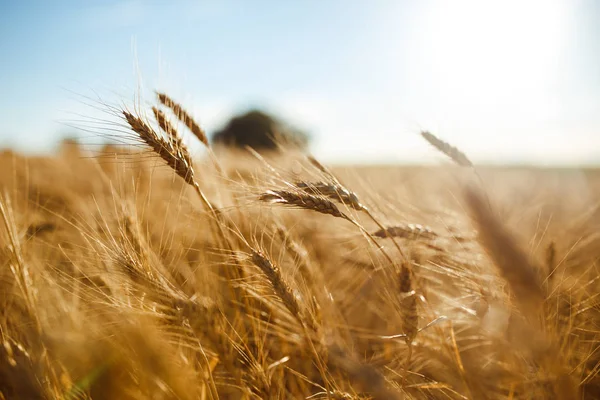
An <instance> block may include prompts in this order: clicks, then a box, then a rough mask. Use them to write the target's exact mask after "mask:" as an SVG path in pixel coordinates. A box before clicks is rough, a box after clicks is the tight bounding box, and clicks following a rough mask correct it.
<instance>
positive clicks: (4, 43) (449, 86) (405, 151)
mask: <svg viewBox="0 0 600 400" xmlns="http://www.w3.org/2000/svg"><path fill="white" fill-rule="evenodd" d="M0 5H1V6H0V38H1V39H0V54H1V55H2V56H1V57H0V70H1V71H2V74H0V89H1V90H2V92H3V96H1V97H0V107H1V109H2V110H3V118H1V119H0V145H2V146H15V147H17V148H18V149H21V150H33V151H43V150H46V149H50V148H51V147H52V145H53V144H55V143H56V142H57V141H58V140H59V137H60V134H61V133H64V132H66V131H68V130H67V129H65V128H64V127H63V126H61V125H60V123H59V122H58V121H63V120H65V119H72V118H74V117H73V115H74V114H82V115H85V116H89V117H92V118H94V117H99V118H107V116H106V115H103V114H100V113H99V112H98V111H97V110H96V109H94V108H93V107H90V106H88V105H86V104H84V103H85V101H84V100H83V99H82V97H80V96H79V95H83V96H88V95H92V94H94V93H98V94H99V95H100V96H101V98H102V99H103V100H105V101H107V102H109V103H113V104H118V103H119V102H122V101H125V102H127V101H130V100H133V99H134V96H135V95H136V94H138V93H140V91H141V94H142V96H143V97H144V98H145V99H147V100H151V99H152V96H151V94H152V90H154V89H159V90H166V91H167V92H169V93H170V94H171V95H172V96H173V97H174V98H176V99H178V100H180V101H181V102H182V103H183V104H185V105H186V106H187V107H188V108H189V109H190V110H191V111H192V112H193V114H194V115H195V116H196V117H198V119H199V120H200V121H201V122H202V124H203V125H204V126H205V127H206V128H207V129H208V130H209V131H213V130H215V129H217V128H218V127H219V126H221V125H222V124H223V123H224V122H225V121H226V120H227V118H228V117H229V116H230V115H231V113H233V112H236V111H241V110H244V109H245V108H247V107H250V106H262V107H265V108H266V109H268V110H271V111H273V112H276V113H277V114H279V115H281V116H282V117H283V118H284V119H286V120H288V121H290V122H291V123H293V124H295V125H298V126H299V127H302V128H305V129H307V130H308V131H310V132H311V134H312V135H313V137H314V139H315V140H314V147H313V150H314V152H315V153H316V155H317V156H319V157H321V158H323V159H325V160H328V161H332V162H333V161H342V162H347V161H352V160H355V161H361V162H394V161H416V162H420V161H422V162H429V161H432V160H437V159H438V158H439V156H438V155H437V154H436V153H435V152H433V151H432V150H431V149H430V148H429V147H428V146H427V145H426V144H425V143H423V141H422V139H420V137H419V135H418V132H419V130H420V129H430V130H431V131H432V132H434V133H436V134H438V135H439V136H440V137H442V138H444V139H446V140H447V141H449V142H451V143H453V144H455V145H457V146H458V147H460V148H461V149H463V150H464V151H465V152H467V153H468V154H469V155H470V156H471V158H473V159H474V160H476V161H481V162H494V163H502V162H508V163H510V162H517V163H522V162H530V163H535V164H543V165H549V164H582V163H583V164H591V163H596V162H597V161H598V160H600V3H598V2H596V1H594V0H587V1H585V0H563V1H552V0H539V1H538V0H530V1H527V0H524V1H517V0H505V1H492V0H490V1H476V0H456V1H452V2H450V1H444V0H424V1H402V0H389V1H385V0H373V1H351V0H345V1H335V0H327V1H316V0H307V1H301V2H291V1H290V2H287V1H264V0H263V1H261V0H257V1H252V2H250V1H242V0H238V1H211V2H209V1H197V2H191V1H162V2H159V1H141V0H117V1H110V0H106V1H91V0H88V1H85V0H79V1H73V0H69V1H67V0H57V1H52V2H50V1H26V0H23V1H18V2H13V1H5V0H0ZM138 85H141V86H138ZM86 140H89V141H90V142H97V140H95V139H93V138H89V134H87V135H86V138H85V139H84V142H85V141H86Z"/></svg>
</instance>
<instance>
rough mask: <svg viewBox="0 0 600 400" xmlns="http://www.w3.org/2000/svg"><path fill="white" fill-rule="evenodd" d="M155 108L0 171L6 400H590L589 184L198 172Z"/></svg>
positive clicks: (0, 380) (393, 170)
mask: <svg viewBox="0 0 600 400" xmlns="http://www.w3.org/2000/svg"><path fill="white" fill-rule="evenodd" d="M160 101H161V103H162V106H163V108H162V110H163V111H160V110H158V109H156V110H157V111H160V112H157V111H155V116H156V121H155V120H154V117H152V114H151V113H150V114H149V115H148V116H147V118H143V115H140V114H137V113H131V114H130V113H129V112H127V111H125V112H124V113H123V114H122V121H121V124H120V128H119V129H122V130H123V131H128V132H129V137H130V138H131V139H132V140H133V141H134V142H135V143H136V144H137V145H138V146H135V147H114V146H106V147H105V148H103V149H102V150H101V151H95V152H93V153H88V152H87V151H86V150H85V149H82V148H79V147H78V146H76V145H74V144H65V145H64V146H63V147H62V148H61V149H60V151H59V152H58V153H57V154H56V155H55V156H51V157H32V156H29V157H27V156H22V155H19V154H15V153H12V152H10V151H6V152H4V153H2V154H1V155H0V167H1V169H0V171H1V174H0V188H1V190H2V192H1V201H0V215H1V217H2V228H1V229H0V232H1V234H0V240H1V242H0V249H1V250H0V261H1V263H2V267H1V269H0V285H1V290H0V301H1V304H0V310H1V311H0V313H1V317H0V336H1V340H2V344H3V346H2V347H0V398H1V399H541V398H544V399H580V398H588V399H593V398H598V397H599V396H600V380H599V378H598V371H599V368H600V352H599V351H598V348H599V345H600V326H599V325H600V308H599V299H598V295H599V294H600V282H599V281H598V264H597V263H598V259H599V257H600V230H599V229H598V228H599V227H600V211H599V204H600V203H599V199H600V197H599V196H598V194H599V193H600V175H599V174H598V173H597V172H596V171H593V170H587V171H583V170H536V169H528V168H511V169H509V168H504V169H503V168H489V167H487V168H486V167H477V166H474V167H473V166H471V165H470V161H469V159H468V155H464V154H462V153H461V152H460V151H459V150H457V149H454V148H452V147H451V146H449V145H447V144H445V143H444V142H441V141H440V140H439V139H437V138H436V137H435V136H433V135H430V134H429V135H428V134H424V136H425V139H427V140H429V141H430V142H431V143H432V144H433V145H434V146H436V147H438V149H439V150H440V151H441V153H440V156H441V157H444V156H445V155H444V154H443V153H446V155H448V156H450V158H448V159H447V160H445V159H441V161H440V165H439V166H435V167H410V166H381V167H374V166H373V167H360V166H348V167H341V166H338V167H335V166H333V167H329V166H324V165H322V164H321V163H319V162H318V161H317V160H315V159H313V158H311V157H309V156H307V155H304V154H301V153H299V152H297V151H289V152H283V153H282V154H280V155H277V156H275V155H265V156H264V158H263V157H262V156H259V155H258V154H253V153H252V152H250V151H249V152H242V151H240V152H239V153H233V154H232V153H227V152H224V151H213V150H211V149H210V148H209V149H208V150H207V151H206V152H205V153H204V155H203V156H202V157H192V156H191V155H190V154H189V152H188V150H187V147H186V144H189V143H191V142H192V141H197V140H198V139H200V141H202V139H203V136H202V135H204V133H203V131H202V130H201V129H200V127H198V125H196V124H195V123H194V122H193V121H192V120H191V119H189V118H188V116H187V114H185V112H184V111H183V109H181V107H180V106H179V105H178V104H177V103H175V102H173V101H171V100H170V99H169V98H168V97H166V96H165V97H164V98H160ZM169 117H170V118H171V120H172V121H174V120H176V118H175V117H179V119H180V120H181V122H180V123H179V124H178V126H177V129H178V131H177V132H176V131H175V129H174V128H173V127H172V126H171V123H169V122H168V120H167V119H166V118H169ZM152 121H154V122H152ZM186 127H189V128H190V129H189V130H187V131H184V128H185V129H187V128H186ZM182 138H183V141H182ZM204 142H205V145H206V146H207V147H210V145H209V143H208V141H207V140H206V138H205V137H204ZM140 146H141V147H142V149H140ZM144 146H145V147H144ZM432 151H435V149H434V148H432ZM452 160H453V161H454V163H453V161H452ZM456 164H459V165H456Z"/></svg>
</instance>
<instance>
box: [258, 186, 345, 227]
mask: <svg viewBox="0 0 600 400" xmlns="http://www.w3.org/2000/svg"><path fill="white" fill-rule="evenodd" d="M259 199H260V200H261V201H264V202H267V203H279V204H284V205H288V206H292V207H299V208H303V209H305V210H313V211H316V212H318V213H321V214H329V215H333V216H334V217H338V218H343V219H345V220H348V221H351V222H352V220H351V219H350V217H348V216H347V215H346V214H344V213H343V212H341V211H340V209H339V208H338V207H337V206H336V205H335V204H334V203H333V202H332V201H331V200H329V199H326V198H324V197H320V196H315V195H312V194H308V193H302V192H292V191H289V190H267V191H266V192H264V193H263V194H261V195H260V197H259Z"/></svg>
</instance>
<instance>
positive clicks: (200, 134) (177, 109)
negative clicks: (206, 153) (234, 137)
mask: <svg viewBox="0 0 600 400" xmlns="http://www.w3.org/2000/svg"><path fill="white" fill-rule="evenodd" d="M156 95H157V96H158V100H159V101H160V102H161V103H162V104H163V105H164V106H165V107H168V108H170V109H171V110H172V111H173V114H175V116H176V117H177V118H178V119H179V120H180V121H181V122H183V124H184V125H185V126H187V127H188V129H189V130H190V131H191V132H192V133H193V134H194V136H196V137H197V138H198V140H200V141H201V142H202V143H203V144H204V145H205V146H206V147H210V145H209V143H208V138H207V137H206V133H205V132H204V130H203V129H202V128H201V127H200V125H198V124H197V123H196V121H194V119H193V118H192V117H191V116H190V114H188V113H187V112H186V111H185V110H184V109H183V107H181V105H180V104H179V103H177V102H176V101H175V100H173V99H172V98H170V97H169V96H168V95H167V94H166V93H159V92H157V93H156Z"/></svg>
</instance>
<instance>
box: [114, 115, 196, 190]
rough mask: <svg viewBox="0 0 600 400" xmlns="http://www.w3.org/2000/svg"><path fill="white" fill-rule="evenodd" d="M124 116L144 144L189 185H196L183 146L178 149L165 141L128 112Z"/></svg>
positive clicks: (189, 158) (189, 160) (192, 170)
mask: <svg viewBox="0 0 600 400" xmlns="http://www.w3.org/2000/svg"><path fill="white" fill-rule="evenodd" d="M123 115H124V116H125V120H126V121H127V123H128V124H129V126H130V127H131V130H132V131H134V132H135V133H137V135H138V136H139V138H140V139H141V140H142V141H143V142H144V143H146V144H147V145H148V146H150V148H152V150H154V152H155V153H156V154H158V155H159V156H160V158H162V159H163V160H164V161H165V162H166V163H167V165H168V166H169V167H171V168H172V169H173V171H175V172H176V173H177V175H179V176H180V177H182V178H183V179H184V180H185V181H186V182H187V183H188V184H190V185H194V169H193V168H192V163H191V157H190V156H189V153H188V152H187V150H186V151H182V150H183V149H184V147H183V146H180V148H179V149H176V148H175V147H174V143H173V141H171V140H169V141H167V140H165V139H164V138H163V137H162V136H160V135H159V134H158V133H156V132H155V131H154V129H152V128H151V127H150V126H149V125H148V124H146V123H145V122H144V121H142V119H141V118H138V117H136V116H135V115H133V114H131V113H129V112H127V111H123Z"/></svg>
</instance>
